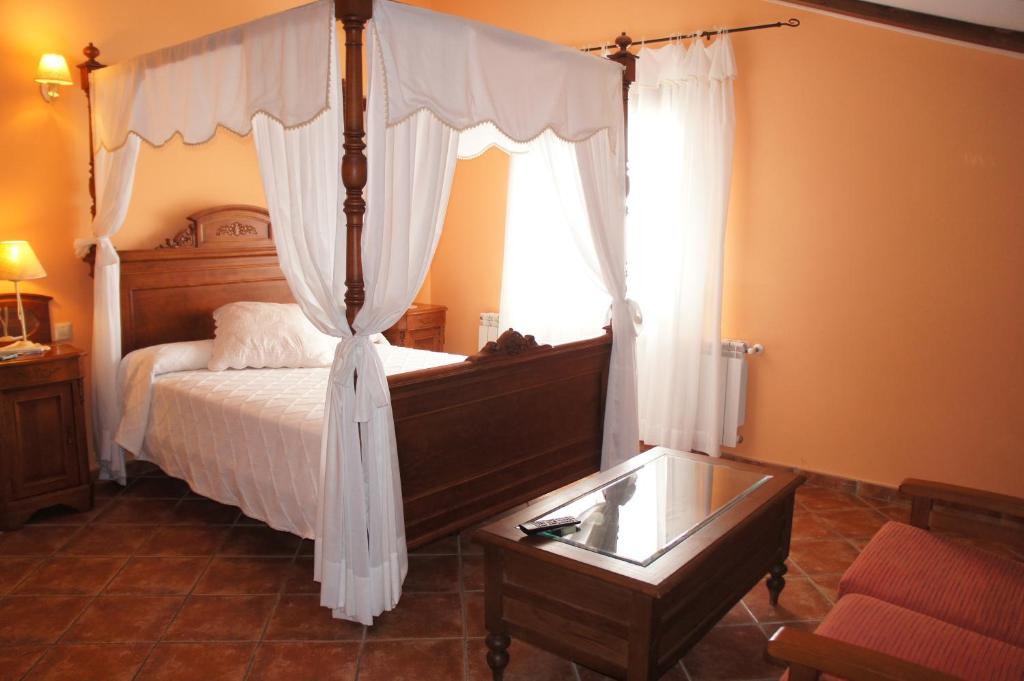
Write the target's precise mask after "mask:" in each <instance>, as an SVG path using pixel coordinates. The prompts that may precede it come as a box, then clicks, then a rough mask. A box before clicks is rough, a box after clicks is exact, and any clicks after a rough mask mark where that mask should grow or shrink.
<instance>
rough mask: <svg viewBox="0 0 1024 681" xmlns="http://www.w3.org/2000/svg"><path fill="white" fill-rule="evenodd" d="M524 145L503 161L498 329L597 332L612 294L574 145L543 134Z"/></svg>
mask: <svg viewBox="0 0 1024 681" xmlns="http://www.w3.org/2000/svg"><path fill="white" fill-rule="evenodd" d="M460 144H461V140H460ZM525 146H526V148H525V149H523V150H522V151H520V152H519V153H513V154H512V155H511V159H510V162H509V176H508V195H507V200H506V212H505V253H504V262H503V265H502V270H501V306H500V314H501V328H502V329H508V328H513V329H517V330H518V331H521V332H523V333H530V334H532V335H533V336H535V337H536V338H537V340H538V341H539V342H541V343H551V344H558V343H568V342H570V341H576V340H581V339H584V338H593V337H595V336H600V335H601V334H602V333H604V331H603V328H602V327H604V325H605V324H606V323H607V317H608V305H609V304H610V303H611V297H610V296H609V295H608V293H607V291H606V290H605V286H604V282H603V281H602V279H601V274H600V269H599V267H598V266H597V256H596V255H595V254H594V245H593V240H592V239H591V237H590V231H589V230H590V223H589V220H588V218H587V208H586V203H585V201H584V200H583V189H582V187H581V186H580V183H579V173H578V171H577V169H576V150H575V148H574V145H572V144H569V143H566V142H562V141H561V140H559V139H558V138H556V137H555V136H554V135H551V134H550V133H549V134H547V135H545V136H544V140H543V143H542V144H541V143H534V144H531V145H525Z"/></svg>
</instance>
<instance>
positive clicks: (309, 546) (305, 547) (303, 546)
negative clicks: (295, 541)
mask: <svg viewBox="0 0 1024 681" xmlns="http://www.w3.org/2000/svg"><path fill="white" fill-rule="evenodd" d="M314 551H316V544H314V543H313V540H312V539H303V540H302V541H301V542H299V555H300V556H312V555H313V553H314Z"/></svg>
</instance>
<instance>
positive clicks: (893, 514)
mask: <svg viewBox="0 0 1024 681" xmlns="http://www.w3.org/2000/svg"><path fill="white" fill-rule="evenodd" d="M875 510H876V511H878V512H879V513H882V514H883V515H885V517H887V518H888V519H889V520H895V521H896V522H898V523H906V524H908V525H909V524H910V507H909V506H879V507H877V508H876V509H875Z"/></svg>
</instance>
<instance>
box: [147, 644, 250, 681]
mask: <svg viewBox="0 0 1024 681" xmlns="http://www.w3.org/2000/svg"><path fill="white" fill-rule="evenodd" d="M254 647H255V644H252V643H161V644H159V645H158V646H157V647H155V648H154V649H153V652H152V653H150V655H149V659H148V660H146V664H145V666H143V668H142V671H141V672H139V675H138V676H137V677H135V681H198V680H200V679H201V680H202V681H242V679H244V678H245V672H246V671H247V670H248V668H249V660H250V658H251V657H252V652H253V648H254Z"/></svg>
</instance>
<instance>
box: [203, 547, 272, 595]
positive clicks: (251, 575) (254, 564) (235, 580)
mask: <svg viewBox="0 0 1024 681" xmlns="http://www.w3.org/2000/svg"><path fill="white" fill-rule="evenodd" d="M291 562H292V559H291V558H252V557H240V558H233V557H222V556H218V557H217V558H214V559H213V562H212V563H210V566H209V567H208V568H206V572H205V573H203V576H202V577H201V578H200V579H199V583H198V584H196V587H195V593H197V594H225V595H226V594H276V593H278V592H279V591H280V590H281V586H282V585H283V584H284V580H285V578H286V577H287V576H288V568H289V567H290V565H291Z"/></svg>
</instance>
